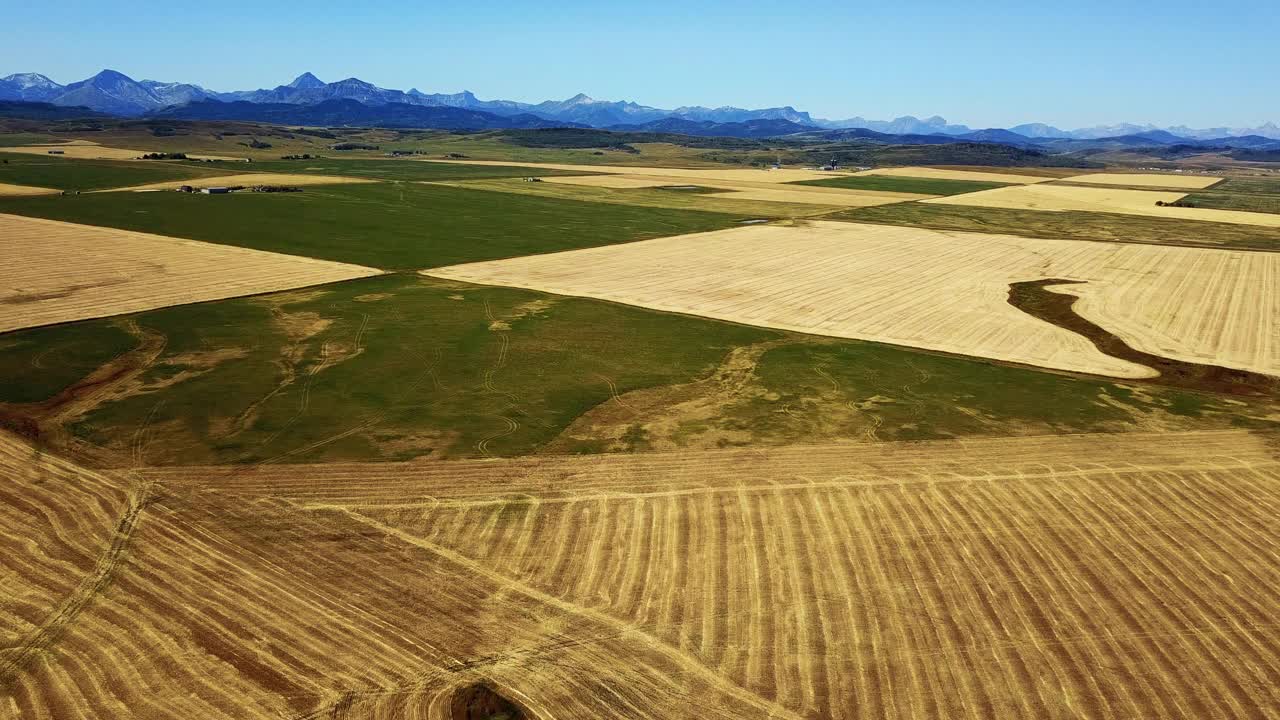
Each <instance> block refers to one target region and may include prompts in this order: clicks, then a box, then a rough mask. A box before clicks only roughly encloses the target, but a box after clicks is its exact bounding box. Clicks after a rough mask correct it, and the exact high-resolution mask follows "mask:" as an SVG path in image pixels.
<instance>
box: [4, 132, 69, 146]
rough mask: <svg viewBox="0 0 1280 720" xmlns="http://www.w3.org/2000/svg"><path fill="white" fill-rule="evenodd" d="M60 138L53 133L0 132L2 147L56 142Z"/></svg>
mask: <svg viewBox="0 0 1280 720" xmlns="http://www.w3.org/2000/svg"><path fill="white" fill-rule="evenodd" d="M55 142H60V140H59V139H58V138H56V137H54V136H52V135H46V134H44V133H24V132H16V133H4V132H0V147H14V146H17V145H42V144H45V143H55Z"/></svg>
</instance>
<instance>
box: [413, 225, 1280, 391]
mask: <svg viewBox="0 0 1280 720" xmlns="http://www.w3.org/2000/svg"><path fill="white" fill-rule="evenodd" d="M919 257H928V258H930V259H931V262H930V263H929V264H928V265H927V266H923V267H922V266H921V265H920V264H918V263H913V262H912V261H911V258H919ZM801 258H803V259H802V260H801ZM1278 260H1280V256H1277V255H1271V254H1257V253H1234V252H1225V251H1208V250H1198V249H1190V248H1169V247H1155V246H1146V245H1134V244H1128V245H1124V244H1104V243H1075V242H1070V241H1052V240H1030V239H1026V238H1019V237H1013V236H998V235H980V234H959V233H937V232H931V231H927V230H921V229H912V228H892V227H884V226H874V225H853V224H843V223H830V222H820V221H813V222H809V223H805V224H801V225H798V226H792V227H785V226H755V227H750V228H740V229H735V230H728V231H721V232H714V233H708V234H704V235H697V236H688V237H675V238H664V239H659V240H653V241H648V242H644V243H632V244H628V245H620V246H616V247H612V248H598V249H592V250H584V251H578V252H577V253H571V254H553V255H543V256H536V257H525V258H515V259H512V260H508V261H500V262H490V263H477V264H471V265H463V266H457V267H450V268H437V269H434V270H430V271H427V272H429V274H431V275H433V276H435V277H442V278H448V279H452V280H461V281H466V282H477V283H486V284H500V285H515V286H519V287H528V288H534V289H538V290H542V291H545V292H552V293H557V294H563V295H578V296H586V297H595V298H600V299H605V300H613V301H617V302H626V303H629V304H634V305H639V306H642V307H649V308H654V309H658V310H665V311H669V312H682V313H690V314H696V315H704V316H707V317H713V318H718V319H722V320H730V321H733V322H745V323H750V324H754V325H763V326H766V327H775V328H782V329H787V330H797V331H801V332H812V333H818V334H822V335H832V336H836V337H850V338H860V339H865V340H876V341H879V342H890V343H894V344H898V345H907V346H912V347H922V348H928V349H933V350H942V351H945V352H955V353H962V354H966V355H976V356H979V357H988V358H995V359H1000V360H1007V361H1011V362H1019V363H1026V364H1031V365H1037V366H1041V367H1048V368H1057V369H1062V370H1074V371H1079V372H1090V373H1095V374H1101V375H1110V376H1113V377H1133V378H1136V377H1146V376H1150V375H1152V374H1154V371H1152V370H1150V369H1149V368H1145V367H1142V366H1139V365H1135V364H1133V363H1130V362H1127V361H1124V360H1120V359H1117V358H1113V357H1109V356H1107V355H1104V354H1102V353H1101V352H1100V351H1098V350H1097V349H1096V348H1095V347H1094V346H1093V345H1092V343H1090V342H1089V341H1088V340H1086V339H1085V338H1084V337H1082V336H1080V335H1077V334H1075V333H1073V332H1070V331H1067V330H1064V329H1061V328H1057V327H1054V326H1053V325H1050V324H1048V323H1045V322H1042V321H1040V320H1037V319H1036V318H1033V317H1031V316H1030V315H1027V314H1025V313H1023V312H1022V311H1020V310H1019V309H1017V308H1015V307H1013V306H1012V305H1011V304H1010V303H1009V302H1007V293H1008V290H1009V285H1010V283H1014V282H1019V281H1027V280H1038V279H1047V278H1065V279H1070V280H1075V281H1080V282H1083V283H1084V284H1082V285H1073V286H1071V290H1070V292H1071V293H1072V294H1079V295H1081V296H1082V300H1081V302H1080V303H1078V312H1079V313H1080V314H1081V315H1084V316H1085V317H1087V318H1089V319H1090V320H1092V321H1094V322H1096V323H1098V324H1100V325H1101V326H1103V327H1104V328H1107V329H1109V330H1111V331H1112V332H1113V333H1115V334H1116V335H1118V336H1120V337H1121V338H1123V339H1124V340H1126V341H1127V342H1129V343H1130V344H1131V345H1134V346H1137V347H1139V348H1141V349H1143V350H1146V351H1148V352H1151V353H1154V354H1160V355H1166V356H1170V357H1175V358H1178V359H1182V360H1189V361H1193V362H1212V363H1215V364H1221V365H1226V366H1230V367H1238V368H1243V369H1249V370H1255V371H1257V372H1262V373H1271V374H1280V344H1278V343H1277V342H1276V340H1277V338H1276V333H1275V329H1276V327H1277V324H1278V323H1280V305H1278V304H1277V302H1276V296H1277V295H1278V294H1280V293H1277V292H1276V290H1275V283H1276V278H1277V277H1278V275H1277V273H1278V271H1280V263H1278V262H1277V261H1278ZM1189 278H1195V280H1189ZM1192 288H1195V289H1194V290H1193V289H1192ZM1187 292H1195V293H1196V295H1195V300H1196V302H1194V303H1192V304H1189V305H1188V304H1185V303H1184V302H1182V301H1183V300H1184V299H1185V298H1186V293H1187Z"/></svg>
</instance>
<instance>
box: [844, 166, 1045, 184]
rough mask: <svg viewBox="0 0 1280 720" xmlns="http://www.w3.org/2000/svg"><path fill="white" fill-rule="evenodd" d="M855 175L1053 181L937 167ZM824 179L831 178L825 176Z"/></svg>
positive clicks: (882, 169) (1009, 182)
mask: <svg viewBox="0 0 1280 720" xmlns="http://www.w3.org/2000/svg"><path fill="white" fill-rule="evenodd" d="M854 175H859V176H860V175H888V176H891V177H915V178H936V179H938V180H972V181H974V182H998V183H1008V184H1011V185H1025V184H1028V183H1040V182H1045V181H1046V180H1053V177H1050V176H1039V175H1025V174H1022V173H1001V172H986V171H982V170H949V169H947V168H935V167H896V168H876V169H874V170H864V171H862V172H859V173H854ZM824 177H830V174H829V173H828V174H825V175H824Z"/></svg>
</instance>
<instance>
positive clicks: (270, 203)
mask: <svg viewBox="0 0 1280 720" xmlns="http://www.w3.org/2000/svg"><path fill="white" fill-rule="evenodd" d="M530 184H533V183H530ZM0 212H9V213H17V214H21V215H31V216H36V217H44V218H52V219H55V220H66V221H69V222H76V223H85V224H89V225H103V226H108V227H117V228H124V229H128V230H140V231H143V232H152V233H159V234H161V235H174V236H178V237H185V238H192V239H195V240H206V241H209V242H215V243H222V244H227V245H237V246H240V247H248V248H254V249H258V250H271V251H275V252H282V253H290V254H294V255H307V256H310V257H316V258H322V259H325V260H337V261H341V262H349V263H356V264H360V265H368V266H373V267H379V268H384V269H390V270H412V269H419V268H428V267H437V266H441V265H451V264H455V263H462V262H471V261H477V260H494V259H497V258H504V257H512V256H517V255H530V254H534V253H545V252H553V251H557V250H571V249H575V248H582V247H591V246H596V245H608V244H611V243H619V242H627V241H631V240H641V239H644V238H651V237H658V236H661V235H678V234H681V233H688V232H700V231H705V230H716V229H720V228H725V227H729V226H731V225H733V224H734V222H735V221H737V220H739V219H741V218H739V217H735V216H732V215H725V214H715V213H709V212H699V211H694V210H674V209H664V208H649V207H632V206H627V205H616V204H606V203H588V202H579V201H575V200H561V199H550V198H539V197H531V196H526V195H516V194H511V193H497V192H486V191H482V190H468V189H462V188H456V187H444V186H438V185H422V184H408V183H376V184H367V185H341V186H325V187H312V188H307V190H306V192H301V193H287V194H264V193H237V194H233V195H218V196H208V195H188V194H184V193H102V194H95V195H81V196H77V197H74V198H65V197H33V198H4V199H0Z"/></svg>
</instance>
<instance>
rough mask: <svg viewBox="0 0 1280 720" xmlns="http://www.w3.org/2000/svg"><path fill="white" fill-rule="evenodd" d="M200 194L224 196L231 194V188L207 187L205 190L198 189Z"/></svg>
mask: <svg viewBox="0 0 1280 720" xmlns="http://www.w3.org/2000/svg"><path fill="white" fill-rule="evenodd" d="M200 192H202V193H204V194H205V195H226V194H227V193H229V192H231V188H229V187H207V188H200Z"/></svg>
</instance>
